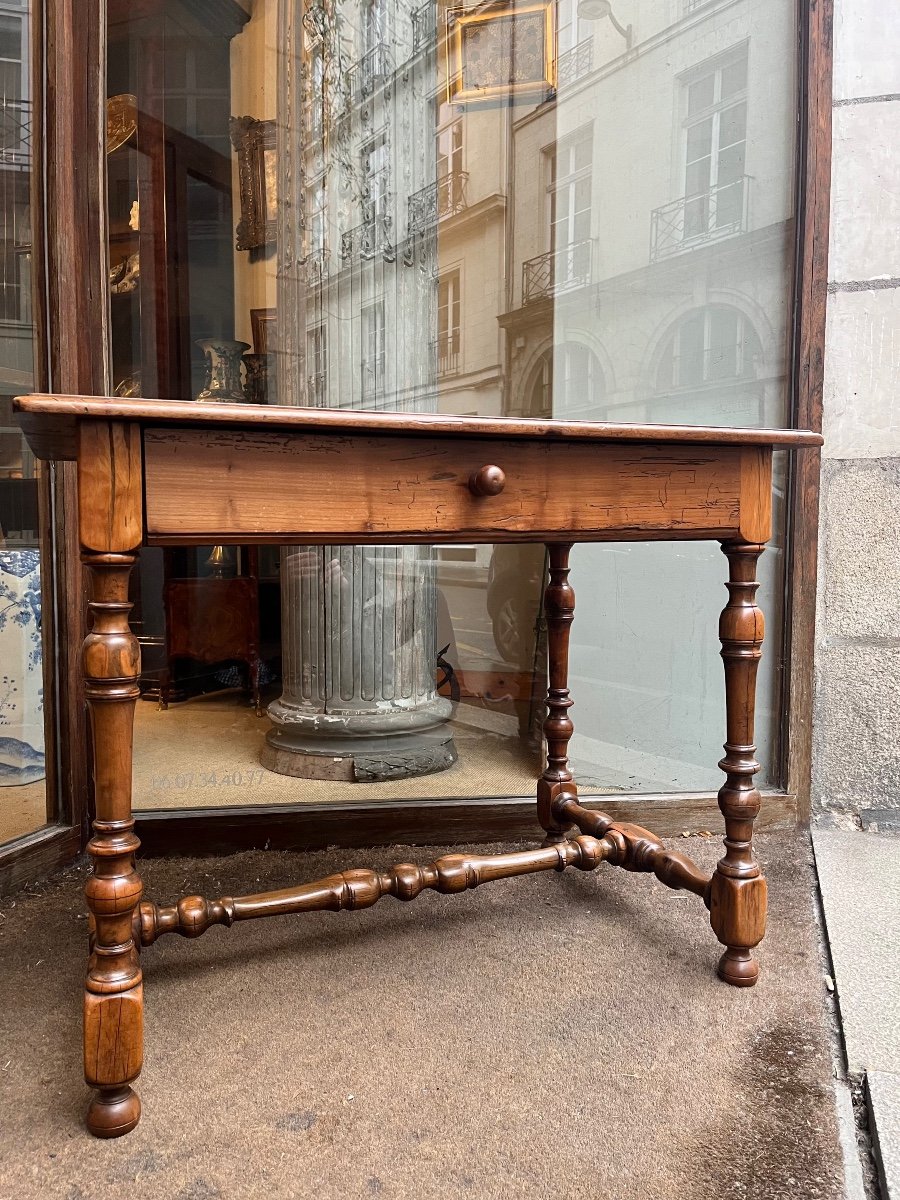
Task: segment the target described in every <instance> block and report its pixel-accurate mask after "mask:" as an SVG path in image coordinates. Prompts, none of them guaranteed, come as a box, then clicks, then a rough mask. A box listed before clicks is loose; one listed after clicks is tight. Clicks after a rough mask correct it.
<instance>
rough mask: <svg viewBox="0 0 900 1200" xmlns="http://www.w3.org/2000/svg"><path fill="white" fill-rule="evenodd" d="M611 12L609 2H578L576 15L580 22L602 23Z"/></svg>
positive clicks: (604, 0)
mask: <svg viewBox="0 0 900 1200" xmlns="http://www.w3.org/2000/svg"><path fill="white" fill-rule="evenodd" d="M611 12H612V4H611V3H610V0H579V4H578V15H579V17H580V18H581V20H582V21H602V20H604V18H605V17H608V16H609V14H610V13H611Z"/></svg>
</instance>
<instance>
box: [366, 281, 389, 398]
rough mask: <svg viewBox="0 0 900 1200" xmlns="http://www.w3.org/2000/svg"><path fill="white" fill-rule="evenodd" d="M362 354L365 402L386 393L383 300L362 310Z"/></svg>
mask: <svg viewBox="0 0 900 1200" xmlns="http://www.w3.org/2000/svg"><path fill="white" fill-rule="evenodd" d="M360 316H361V341H362V355H361V359H360V381H361V385H362V396H363V401H364V402H371V401H374V400H377V399H378V398H379V397H383V396H384V394H385V380H384V370H385V335H384V305H383V304H382V303H381V301H378V303H376V304H369V305H367V306H366V307H365V308H364V309H363V310H362V312H361V314H360Z"/></svg>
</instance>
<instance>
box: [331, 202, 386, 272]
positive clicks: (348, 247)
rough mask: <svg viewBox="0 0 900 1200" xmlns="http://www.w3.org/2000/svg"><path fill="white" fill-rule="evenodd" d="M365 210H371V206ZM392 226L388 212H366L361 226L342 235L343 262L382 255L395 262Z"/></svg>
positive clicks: (345, 231) (356, 226) (347, 230)
mask: <svg viewBox="0 0 900 1200" xmlns="http://www.w3.org/2000/svg"><path fill="white" fill-rule="evenodd" d="M365 208H366V209H369V208H370V206H369V205H366V206H365ZM392 224H393V222H392V220H391V217H390V214H389V213H388V212H386V211H385V212H381V211H378V210H374V211H364V213H363V220H362V222H361V224H359V225H355V226H354V227H353V229H346V230H344V232H343V233H342V234H341V261H342V262H346V261H347V260H348V259H367V258H374V257H375V255H376V254H381V255H383V257H384V258H385V259H387V260H388V261H390V262H393V260H394V256H395V253H396V251H395V248H394V244H393V242H392V241H391V237H392Z"/></svg>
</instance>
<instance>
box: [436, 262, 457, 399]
mask: <svg viewBox="0 0 900 1200" xmlns="http://www.w3.org/2000/svg"><path fill="white" fill-rule="evenodd" d="M459 349H460V288H459V271H451V272H449V274H447V275H443V276H441V278H440V280H439V281H438V337H437V368H438V374H439V375H455V374H456V372H457V371H458V370H459Z"/></svg>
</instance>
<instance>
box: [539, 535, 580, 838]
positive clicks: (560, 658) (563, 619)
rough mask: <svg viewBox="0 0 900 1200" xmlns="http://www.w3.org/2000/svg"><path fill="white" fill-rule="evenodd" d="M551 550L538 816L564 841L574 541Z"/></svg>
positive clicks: (569, 779) (570, 784) (569, 786)
mask: <svg viewBox="0 0 900 1200" xmlns="http://www.w3.org/2000/svg"><path fill="white" fill-rule="evenodd" d="M547 549H548V550H549V552H550V579H549V582H548V583H547V588H546V591H545V592H544V612H545V614H546V618H547V658H548V673H547V680H548V687H547V719H546V720H545V721H544V737H545V738H546V739H547V765H546V767H545V768H544V772H543V774H542V775H541V778H540V779H539V780H538V789H537V810H538V820H539V821H540V823H541V825H542V827H543V828H544V830H545V831H546V834H547V836H546V838H545V839H544V845H545V846H550V845H554V844H558V843H560V842H564V841H565V840H566V837H567V833H568V830H569V829H571V826H564V825H560V824H559V822H558V821H557V819H556V817H554V815H553V802H554V800H555V799H556V797H557V796H558V795H559V793H560V792H561V791H567V792H573V793H574V792H575V790H576V789H575V784H574V781H573V776H572V772H571V770H570V769H569V757H568V752H569V739H570V738H571V736H572V733H573V732H574V726H573V725H572V721H571V718H570V717H569V709H570V708H571V707H572V700H571V699H570V698H569V688H568V676H569V630H570V628H571V625H572V621H573V620H574V619H575V592H574V590H573V588H572V585H571V584H570V583H569V552H570V550H571V549H572V544H571V542H569V543H565V542H553V543H551V544H550V545H549V546H548V547H547Z"/></svg>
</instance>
